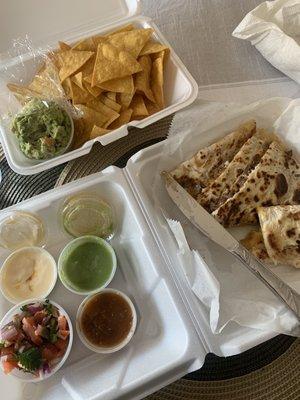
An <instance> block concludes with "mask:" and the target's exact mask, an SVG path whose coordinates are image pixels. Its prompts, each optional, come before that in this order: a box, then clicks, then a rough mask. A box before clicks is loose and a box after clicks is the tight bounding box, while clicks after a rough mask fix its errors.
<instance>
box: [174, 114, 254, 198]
mask: <svg viewBox="0 0 300 400" xmlns="http://www.w3.org/2000/svg"><path fill="white" fill-rule="evenodd" d="M255 131H256V123H255V121H254V120H250V121H247V122H245V123H244V124H242V125H240V126H239V128H238V129H237V130H236V131H234V132H232V133H230V134H229V135H226V136H225V137H224V138H222V139H221V140H219V141H218V142H216V143H213V144H212V145H210V146H208V147H205V148H203V149H201V150H199V151H198V152H197V153H196V154H195V155H194V156H193V157H192V158H191V159H189V160H187V161H185V162H183V163H182V164H180V165H179V166H178V167H177V168H176V169H174V170H173V171H171V175H172V176H173V177H174V179H176V180H177V182H178V183H179V184H180V185H181V186H183V187H184V188H185V189H186V190H187V191H188V192H189V193H190V194H191V195H192V196H193V197H195V198H196V197H197V195H198V194H199V193H200V192H201V190H202V188H204V187H206V186H208V185H209V184H210V183H211V182H212V181H213V180H214V179H216V178H217V176H219V175H220V173H221V172H222V170H223V169H224V167H225V165H226V163H228V162H230V161H231V160H232V159H233V157H234V156H235V154H236V153H237V152H238V151H239V149H240V148H241V147H242V145H243V144H244V143H245V142H246V140H248V139H249V137H251V136H252V135H253V134H254V133H255Z"/></svg>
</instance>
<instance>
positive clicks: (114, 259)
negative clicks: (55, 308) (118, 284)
mask: <svg viewBox="0 0 300 400" xmlns="http://www.w3.org/2000/svg"><path fill="white" fill-rule="evenodd" d="M91 241H92V242H95V243H99V244H101V245H103V246H104V247H106V249H107V250H108V251H109V253H110V255H111V259H112V269H111V274H110V276H109V278H108V279H107V280H106V281H105V282H104V284H102V285H100V286H99V287H97V288H96V289H93V290H86V291H84V290H82V291H81V290H76V289H75V288H74V287H73V286H72V285H71V284H70V283H69V282H67V281H66V279H65V277H64V273H63V268H64V263H65V261H66V258H67V256H68V254H69V253H70V251H71V250H73V249H75V248H76V247H78V246H80V245H81V244H83V243H85V242H91ZM116 269H117V257H116V254H115V251H114V249H113V247H112V246H111V245H110V244H109V243H107V242H106V241H105V240H104V239H102V238H99V237H97V236H92V235H87V236H81V237H79V238H76V239H74V240H72V241H71V242H69V243H68V244H67V245H66V247H65V248H64V249H63V251H62V252H61V253H60V256H59V259H58V276H59V279H60V280H61V283H62V284H63V285H64V287H65V288H66V289H68V290H70V292H73V293H75V294H79V295H83V296H86V295H89V294H93V293H97V292H99V290H101V289H103V288H105V287H106V286H107V285H109V284H110V282H111V281H112V279H113V277H114V275H115V273H116Z"/></svg>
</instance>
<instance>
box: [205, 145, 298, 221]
mask: <svg viewBox="0 0 300 400" xmlns="http://www.w3.org/2000/svg"><path fill="white" fill-rule="evenodd" d="M282 204H300V169H299V165H298V163H297V162H296V160H295V159H294V158H293V156H292V152H291V151H287V150H286V149H285V148H284V146H283V145H282V144H281V143H280V142H277V141H274V142H272V143H271V145H270V147H269V148H268V150H267V151H266V153H265V154H264V155H263V157H262V159H261V161H260V163H259V164H258V165H257V166H256V167H255V169H254V170H253V171H252V172H250V174H249V175H248V177H247V180H246V182H245V183H244V184H243V186H242V187H241V188H240V190H239V191H238V192H237V193H235V194H234V196H232V197H231V198H229V199H228V200H226V201H225V203H223V204H222V205H221V206H220V207H219V208H218V209H216V210H215V211H214V212H213V213H212V215H213V216H214V217H215V218H216V219H217V220H218V221H219V222H220V223H221V224H222V225H224V226H237V225H244V224H257V222H258V217H257V207H260V206H262V207H268V206H272V205H282Z"/></svg>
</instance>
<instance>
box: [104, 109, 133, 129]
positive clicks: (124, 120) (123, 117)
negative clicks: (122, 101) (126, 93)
mask: <svg viewBox="0 0 300 400" xmlns="http://www.w3.org/2000/svg"><path fill="white" fill-rule="evenodd" d="M131 114H132V110H131V108H128V109H127V110H124V111H122V112H121V114H120V116H119V118H118V119H116V120H115V121H114V122H113V123H112V124H110V125H109V126H108V128H109V129H118V128H120V126H122V125H125V124H128V122H129V121H130V118H131Z"/></svg>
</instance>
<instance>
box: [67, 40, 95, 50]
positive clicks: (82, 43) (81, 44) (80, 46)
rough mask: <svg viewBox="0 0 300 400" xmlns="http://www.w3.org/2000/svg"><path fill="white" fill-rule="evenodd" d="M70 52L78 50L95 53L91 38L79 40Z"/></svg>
mask: <svg viewBox="0 0 300 400" xmlns="http://www.w3.org/2000/svg"><path fill="white" fill-rule="evenodd" d="M72 50H80V51H96V45H95V43H94V40H93V38H92V37H89V38H86V39H82V40H79V41H78V42H77V43H75V44H74V46H73V47H72Z"/></svg>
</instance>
